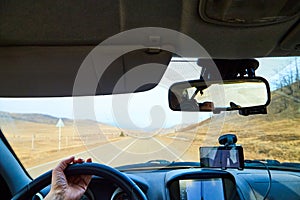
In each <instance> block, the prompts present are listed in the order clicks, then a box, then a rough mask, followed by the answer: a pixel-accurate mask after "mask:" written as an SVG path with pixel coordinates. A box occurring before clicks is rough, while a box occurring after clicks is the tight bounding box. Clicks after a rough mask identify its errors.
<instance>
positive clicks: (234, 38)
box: [0, 0, 300, 97]
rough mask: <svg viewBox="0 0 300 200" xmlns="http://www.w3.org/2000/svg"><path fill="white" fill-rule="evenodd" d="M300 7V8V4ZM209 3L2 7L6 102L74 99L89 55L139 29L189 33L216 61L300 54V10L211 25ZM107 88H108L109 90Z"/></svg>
mask: <svg viewBox="0 0 300 200" xmlns="http://www.w3.org/2000/svg"><path fill="white" fill-rule="evenodd" d="M224 1H225V0H224ZM256 1H257V0H256ZM280 1H281V2H285V0H280ZM226 2H230V1H229V0H226ZM253 2H255V1H253ZM294 2H295V4H297V7H299V2H297V1H294ZM204 3H205V1H204V0H164V1H161V0H152V1H149V0H118V1H116V0H110V1H107V0H85V1H82V0H75V1H74V0H64V1H59V0H45V1H38V2H36V1H33V0H26V1H1V2H0V73H1V75H0V84H2V85H5V86H7V87H1V89H0V96H6V97H17V96H24V97H29V96H70V95H72V93H71V92H72V87H73V83H74V79H75V76H76V73H77V71H78V69H79V67H80V64H81V63H82V61H83V60H84V58H85V57H86V56H87V54H88V53H89V52H90V51H91V50H92V49H93V48H94V47H95V46H96V45H98V44H99V43H101V42H102V41H104V40H105V39H107V38H108V37H110V36H113V35H115V34H118V33H120V32H122V31H126V30H130V29H133V28H139V27H163V28H168V29H172V30H176V31H179V32H181V33H184V34H186V35H188V36H190V37H191V38H193V39H194V40H196V41H197V42H198V43H199V44H200V45H202V46H203V47H204V48H205V50H207V52H208V53H209V55H210V56H211V57H212V58H214V59H215V58H217V59H243V58H254V57H266V56H268V57H272V56H297V55H300V26H299V12H298V13H297V14H296V15H294V16H293V17H290V18H288V19H286V20H284V21H280V22H278V23H270V24H257V25H255V24H252V25H249V26H244V25H241V26H238V25H234V26H232V25H230V24H222V23H214V22H211V21H207V20H205V19H204V18H203V17H202V15H201V12H200V10H201V9H200V7H201V5H202V4H204ZM268 5H270V6H271V5H272V3H270V4H268ZM295 6H296V5H295ZM270 9H271V8H270ZM162 52H163V53H162V54H163V55H159V54H156V55H152V56H153V58H151V59H150V60H151V61H154V62H157V63H160V64H163V65H167V64H168V62H169V61H170V54H168V53H166V52H164V51H162ZM143 53H144V54H147V52H146V51H143V52H142V51H138V52H137V54H136V56H132V55H131V59H133V60H136V61H137V62H136V64H142V63H143V61H142V60H141V59H144V57H143V56H141V54H143ZM154 57H155V58H154ZM120 59H123V60H124V58H120ZM139 59H140V61H138V60H139ZM146 60H147V59H146ZM148 61H149V60H148ZM133 67H134V66H131V67H130V68H133ZM113 68H114V69H113V70H110V72H109V76H111V78H112V79H116V77H120V71H121V72H122V73H123V74H125V73H126V72H127V71H128V68H126V67H124V62H120V64H119V65H118V64H116V63H115V66H114V67H113ZM118 69H119V70H118ZM164 70H165V69H164V68H163V69H162V70H161V71H160V72H158V73H157V77H161V75H162V74H163V73H164ZM28 71H30V73H28ZM117 71H118V73H115V72H117ZM106 79H107V80H109V79H110V78H109V77H108V78H106ZM53 80H55V81H53ZM159 80H160V78H156V79H155V80H153V82H155V83H158V82H159ZM51 82H52V83H51ZM109 84H110V83H109V82H107V83H105V82H103V85H104V87H105V88H107V87H110V86H109ZM20 87H21V88H20ZM151 88H153V86H149V87H146V88H145V89H144V90H147V89H151ZM104 91H105V92H101V91H99V92H97V94H109V93H112V91H111V90H110V89H107V90H106V89H104ZM128 91H129V90H128V89H124V91H120V92H119V93H124V92H125V93H126V92H128ZM130 91H131V90H130Z"/></svg>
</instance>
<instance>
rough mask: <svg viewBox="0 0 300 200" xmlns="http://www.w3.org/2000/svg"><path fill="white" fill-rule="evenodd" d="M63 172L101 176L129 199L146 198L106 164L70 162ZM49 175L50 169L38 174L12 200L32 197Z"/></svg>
mask: <svg viewBox="0 0 300 200" xmlns="http://www.w3.org/2000/svg"><path fill="white" fill-rule="evenodd" d="M65 174H66V176H72V175H82V174H85V175H95V176H99V177H103V178H105V179H109V180H111V181H112V182H114V183H116V184H117V185H118V186H119V187H120V188H122V189H123V191H124V192H126V193H127V194H128V195H129V197H130V198H131V199H139V200H147V197H146V195H145V194H144V192H143V191H142V190H141V189H140V188H139V187H138V186H137V185H136V184H135V183H134V182H133V181H132V180H131V179H130V178H129V177H127V176H126V175H124V174H123V173H121V172H120V171H118V170H116V169H114V168H112V167H110V166H107V165H103V164H98V163H82V164H72V165H70V166H68V167H67V169H66V170H65ZM51 177H52V170H50V171H48V172H46V173H44V174H42V175H40V176H39V177H37V178H36V179H34V180H33V181H31V182H30V183H29V184H28V185H26V186H25V187H23V188H22V189H21V190H20V191H19V192H18V193H17V194H16V195H14V197H13V198H12V200H23V199H30V198H32V197H33V196H34V195H35V194H36V193H38V192H39V191H40V190H42V189H43V188H45V187H46V186H48V185H49V184H50V183H51Z"/></svg>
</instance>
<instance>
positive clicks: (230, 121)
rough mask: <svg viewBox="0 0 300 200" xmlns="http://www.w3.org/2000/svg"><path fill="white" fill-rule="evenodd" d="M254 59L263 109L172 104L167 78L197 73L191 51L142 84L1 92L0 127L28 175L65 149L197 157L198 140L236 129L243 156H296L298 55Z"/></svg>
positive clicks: (117, 158)
mask: <svg viewBox="0 0 300 200" xmlns="http://www.w3.org/2000/svg"><path fill="white" fill-rule="evenodd" d="M258 60H259V62H260V67H259V68H258V69H257V71H256V75H257V76H262V77H264V78H266V79H267V80H268V81H269V84H270V87H271V99H272V100H271V104H270V105H269V106H268V114H267V115H253V116H241V115H238V112H236V111H234V112H221V113H220V114H213V113H212V112H176V111H172V110H171V109H170V108H169V104H168V90H169V88H170V86H171V85H172V84H174V83H175V82H180V81H184V80H187V79H189V80H193V79H199V77H200V74H201V67H199V66H198V65H197V59H196V58H187V59H184V60H182V59H179V58H173V59H172V60H171V62H170V64H169V66H168V69H167V71H166V72H165V74H164V76H163V77H162V80H161V81H160V83H159V85H158V86H157V87H155V88H154V89H152V90H149V91H146V92H140V93H134V94H119V95H105V96H95V97H74V98H72V97H60V98H59V97H57V98H1V99H0V111H1V112H0V123H1V129H2V131H3V133H4V135H5V137H6V138H7V139H8V141H9V143H10V144H11V146H12V147H13V149H14V151H15V152H16V154H17V156H18V157H19V159H20V160H21V162H22V163H23V165H24V166H25V168H26V169H27V170H28V171H29V173H30V174H31V175H32V176H33V177H35V176H37V175H39V174H41V173H42V172H44V171H46V170H49V169H51V168H53V167H54V166H55V165H56V163H57V160H59V159H61V158H64V157H67V156H69V155H78V156H80V157H83V158H86V157H92V158H93V160H94V161H95V162H100V163H104V164H108V165H111V166H114V167H115V166H122V165H128V164H135V163H143V162H147V161H150V160H167V161H196V162H199V147H200V146H212V145H219V144H218V142H217V139H218V137H219V136H220V135H222V134H225V133H233V134H236V135H237V137H238V142H237V143H238V144H241V145H242V146H243V147H244V154H245V159H251V160H253V159H258V160H266V159H271V160H277V161H279V162H298V163H299V162H300V149H299V146H300V133H299V131H298V130H299V128H300V114H299V113H300V107H299V104H300V99H299V98H300V90H299V88H300V74H299V69H300V59H299V58H298V57H283V58H260V59H258ZM88 107H92V109H87V108H88Z"/></svg>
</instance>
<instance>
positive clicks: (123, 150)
mask: <svg viewBox="0 0 300 200" xmlns="http://www.w3.org/2000/svg"><path fill="white" fill-rule="evenodd" d="M137 140H138V139H135V140H133V141H132V142H131V143H130V144H128V145H127V146H126V147H125V148H124V149H122V151H120V152H119V153H118V154H117V155H115V156H114V157H113V158H112V159H111V160H110V161H108V162H107V163H106V164H107V165H109V164H110V163H111V162H112V161H114V160H115V159H116V158H117V157H119V156H120V155H121V154H122V153H123V152H125V151H126V150H127V149H128V148H129V147H130V146H131V145H133V144H134V143H135V142H136V141H137Z"/></svg>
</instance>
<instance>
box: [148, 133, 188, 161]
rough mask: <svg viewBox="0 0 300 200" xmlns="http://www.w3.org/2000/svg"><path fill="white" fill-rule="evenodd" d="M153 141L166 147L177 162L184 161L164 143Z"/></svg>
mask: <svg viewBox="0 0 300 200" xmlns="http://www.w3.org/2000/svg"><path fill="white" fill-rule="evenodd" d="M153 140H155V141H156V142H157V143H158V144H160V145H161V146H162V147H164V148H165V149H166V150H167V151H168V152H170V153H171V154H172V155H173V156H175V157H176V159H177V160H179V161H181V162H182V161H183V160H182V159H181V158H180V157H179V156H178V155H176V154H175V153H174V152H173V151H171V149H169V148H168V147H167V146H166V145H164V144H163V143H161V142H160V141H159V140H157V139H156V138H153Z"/></svg>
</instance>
